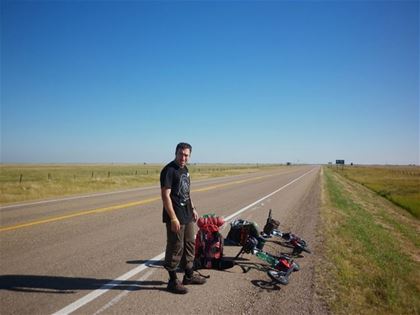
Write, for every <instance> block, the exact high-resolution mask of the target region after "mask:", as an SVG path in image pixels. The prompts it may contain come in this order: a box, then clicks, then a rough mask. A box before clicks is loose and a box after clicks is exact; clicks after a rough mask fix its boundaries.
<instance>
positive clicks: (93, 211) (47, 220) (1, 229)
mask: <svg viewBox="0 0 420 315" xmlns="http://www.w3.org/2000/svg"><path fill="white" fill-rule="evenodd" d="M267 176H272V175H267ZM267 176H259V177H253V178H250V179H246V180H238V181H233V182H230V183H224V184H219V185H213V186H209V187H205V188H200V189H196V190H192V192H203V191H208V190H212V189H217V188H220V187H225V186H229V185H234V184H241V183H244V182H247V181H254V180H258V179H261V178H264V177H267ZM160 198H161V197H160V196H158V197H152V198H149V199H145V200H140V201H134V202H129V203H125V204H120V205H116V206H110V207H105V208H98V209H91V210H83V211H78V212H74V213H70V214H66V215H62V216H55V217H48V218H45V219H40V220H35V221H30V222H26V223H20V224H15V225H10V226H4V227H0V232H6V231H12V230H17V229H20V228H25V227H30V226H34V225H39V224H45V223H51V222H56V221H61V220H65V219H70V218H75V217H80V216H83V215H89V214H97V213H102V212H106V211H112V210H119V209H126V208H129V207H134V206H139V205H144V204H147V203H151V202H154V201H158V200H160Z"/></svg>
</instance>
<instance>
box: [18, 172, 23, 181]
mask: <svg viewBox="0 0 420 315" xmlns="http://www.w3.org/2000/svg"><path fill="white" fill-rule="evenodd" d="M22 178H23V174H20V177H19V183H21V182H22Z"/></svg>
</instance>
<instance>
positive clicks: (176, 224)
mask: <svg viewBox="0 0 420 315" xmlns="http://www.w3.org/2000/svg"><path fill="white" fill-rule="evenodd" d="M180 229H181V224H180V223H179V221H178V219H173V220H171V231H172V232H174V233H178V231H179V230H180Z"/></svg>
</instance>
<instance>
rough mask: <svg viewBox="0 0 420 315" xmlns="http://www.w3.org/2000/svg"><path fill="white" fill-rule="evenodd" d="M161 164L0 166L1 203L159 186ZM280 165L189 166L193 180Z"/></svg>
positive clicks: (255, 170) (256, 170)
mask: <svg viewBox="0 0 420 315" xmlns="http://www.w3.org/2000/svg"><path fill="white" fill-rule="evenodd" d="M162 167H163V165H159V164H123V165H116V164H107V165H100V164H86V165H82V164H52V165H4V164H3V165H0V188H1V196H0V204H8V203H13V202H20V201H29V200H38V199H45V198H49V197H56V196H68V195H74V194H84V193H90V192H99V191H112V190H120V189H127V188H135V187H141V186H151V185H156V186H158V185H159V174H160V170H161V169H162ZM278 167H281V166H279V165H256V164H237V165H233V164H217V165H215V164H212V165H210V164H206V165H190V166H189V170H190V173H191V176H192V178H193V179H194V180H197V179H203V178H209V177H219V176H227V175H237V174H242V173H250V172H258V171H261V170H267V169H270V168H278Z"/></svg>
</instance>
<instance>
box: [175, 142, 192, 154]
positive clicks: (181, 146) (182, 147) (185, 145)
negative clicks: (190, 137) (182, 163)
mask: <svg viewBox="0 0 420 315" xmlns="http://www.w3.org/2000/svg"><path fill="white" fill-rule="evenodd" d="M185 149H190V153H191V152H192V146H191V144H189V143H186V142H180V143H178V144H177V146H176V149H175V155H176V154H177V152H178V150H185Z"/></svg>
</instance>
